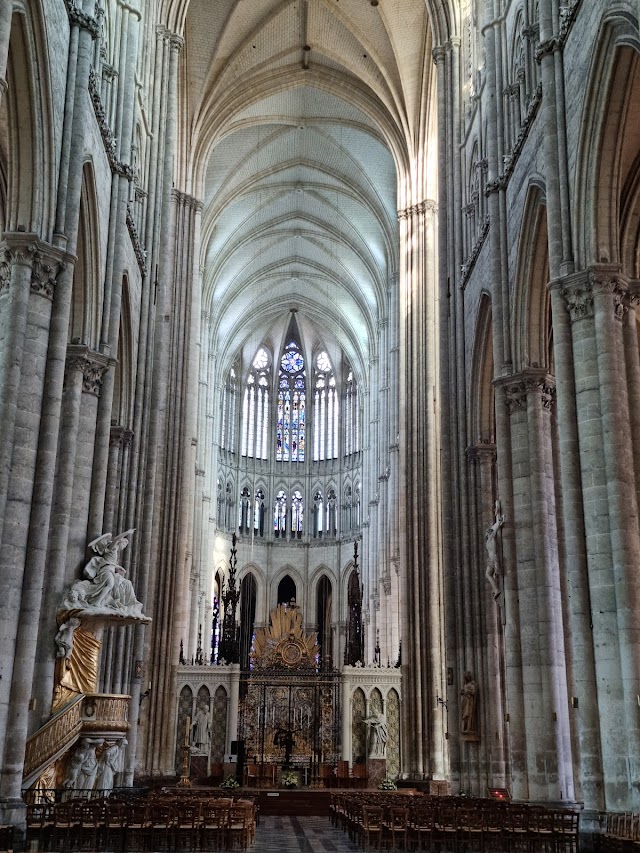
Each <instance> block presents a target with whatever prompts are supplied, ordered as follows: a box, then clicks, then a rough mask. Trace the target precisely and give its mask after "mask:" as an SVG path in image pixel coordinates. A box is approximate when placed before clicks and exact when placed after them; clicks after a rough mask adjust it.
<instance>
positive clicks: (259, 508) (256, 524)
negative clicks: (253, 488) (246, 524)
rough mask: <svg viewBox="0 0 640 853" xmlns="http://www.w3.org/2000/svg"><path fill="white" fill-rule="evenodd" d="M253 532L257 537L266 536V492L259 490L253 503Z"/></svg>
mask: <svg viewBox="0 0 640 853" xmlns="http://www.w3.org/2000/svg"><path fill="white" fill-rule="evenodd" d="M253 532H254V534H255V535H256V536H264V491H263V490H262V489H258V490H257V492H256V496H255V500H254V502H253Z"/></svg>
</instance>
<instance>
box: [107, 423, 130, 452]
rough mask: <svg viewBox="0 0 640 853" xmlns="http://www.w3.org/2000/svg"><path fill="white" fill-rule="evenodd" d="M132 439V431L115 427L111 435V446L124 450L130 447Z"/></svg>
mask: <svg viewBox="0 0 640 853" xmlns="http://www.w3.org/2000/svg"><path fill="white" fill-rule="evenodd" d="M132 438H133V433H132V432H131V430H130V429H125V427H122V426H118V425H114V426H112V427H111V432H110V433H109V446H110V447H118V448H120V449H123V450H124V449H125V448H127V447H129V445H130V444H131V439H132Z"/></svg>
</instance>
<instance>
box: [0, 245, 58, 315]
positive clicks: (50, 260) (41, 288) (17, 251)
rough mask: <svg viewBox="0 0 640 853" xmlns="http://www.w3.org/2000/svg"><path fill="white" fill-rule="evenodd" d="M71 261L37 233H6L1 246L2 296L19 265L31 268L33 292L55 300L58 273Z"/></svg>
mask: <svg viewBox="0 0 640 853" xmlns="http://www.w3.org/2000/svg"><path fill="white" fill-rule="evenodd" d="M68 259H73V260H75V258H73V256H72V255H69V254H67V253H66V252H62V251H60V249H56V248H55V247H54V246H51V245H50V244H49V243H44V242H43V241H42V240H40V238H39V237H37V236H36V235H35V234H27V233H26V232H23V231H12V232H6V233H5V234H4V236H3V240H2V244H1V245H0V294H2V292H3V291H4V290H5V289H8V288H9V285H10V281H11V267H12V266H14V265H15V264H19V265H21V266H26V267H30V268H31V281H30V283H29V286H30V289H31V292H32V293H36V294H38V295H39V296H44V297H46V298H47V299H51V300H52V299H53V295H54V293H55V288H56V281H57V277H58V274H59V273H60V271H61V270H62V269H63V268H64V266H65V262H66V260H68Z"/></svg>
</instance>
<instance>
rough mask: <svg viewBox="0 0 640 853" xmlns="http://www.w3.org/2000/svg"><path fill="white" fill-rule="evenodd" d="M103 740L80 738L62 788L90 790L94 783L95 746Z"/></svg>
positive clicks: (96, 770)
mask: <svg viewBox="0 0 640 853" xmlns="http://www.w3.org/2000/svg"><path fill="white" fill-rule="evenodd" d="M102 743H104V741H103V740H102V739H101V738H98V739H96V738H87V737H85V738H82V740H81V741H80V745H79V746H78V747H77V749H76V751H75V752H74V753H73V755H72V756H71V760H70V762H69V767H68V768H67V775H66V776H65V780H64V782H63V783H62V787H63V788H67V790H73V791H91V790H93V787H94V785H95V783H96V774H97V772H98V759H97V757H96V748H97V747H98V746H100V745H101V744H102Z"/></svg>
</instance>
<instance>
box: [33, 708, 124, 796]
mask: <svg viewBox="0 0 640 853" xmlns="http://www.w3.org/2000/svg"><path fill="white" fill-rule="evenodd" d="M130 699H131V697H130V696H125V695H122V694H112V693H85V694H81V695H79V696H78V697H77V698H76V699H74V700H73V701H72V702H70V703H69V704H68V705H65V707H64V708H62V709H61V710H60V711H58V712H57V713H56V714H54V715H53V716H52V717H51V719H50V720H47V722H46V723H45V724H44V725H43V726H41V727H40V728H39V729H38V730H37V731H36V732H34V733H33V734H32V735H31V737H30V738H29V739H28V741H27V747H26V751H25V758H24V770H23V779H22V785H23V788H30V787H31V785H33V783H34V782H35V781H36V779H37V778H38V777H39V776H40V775H41V773H43V772H44V771H45V770H46V769H47V767H49V766H50V765H51V764H53V762H54V761H57V759H58V758H60V757H61V756H62V755H64V753H65V752H67V751H68V750H69V749H70V748H71V747H72V746H73V745H74V743H76V741H77V740H79V738H80V737H82V736H84V735H91V736H92V737H100V736H101V735H102V736H104V737H105V738H119V737H123V736H124V735H125V734H126V733H127V732H128V731H129V721H128V718H129V700H130Z"/></svg>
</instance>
